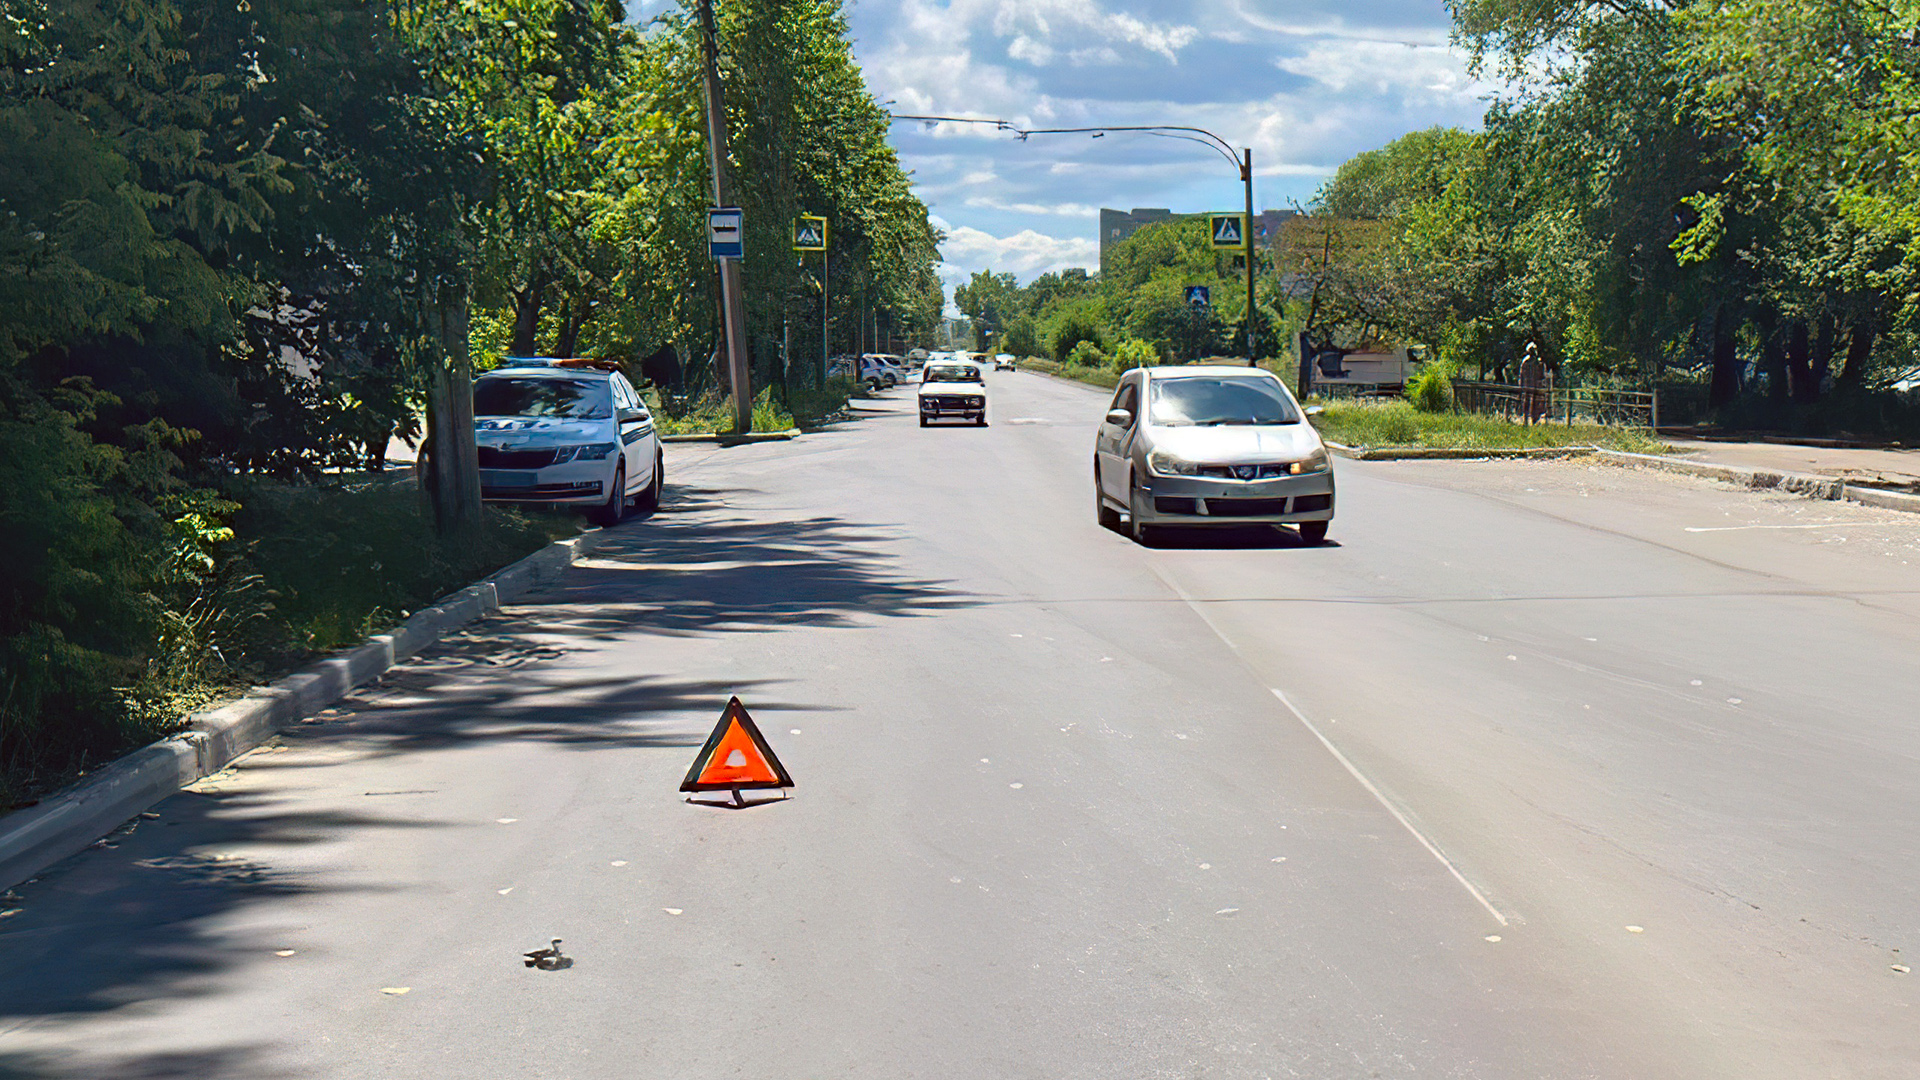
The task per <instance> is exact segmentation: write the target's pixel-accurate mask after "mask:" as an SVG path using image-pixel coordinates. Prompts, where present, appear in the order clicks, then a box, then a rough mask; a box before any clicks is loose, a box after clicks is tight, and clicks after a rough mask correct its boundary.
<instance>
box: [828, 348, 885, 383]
mask: <svg viewBox="0 0 1920 1080" xmlns="http://www.w3.org/2000/svg"><path fill="white" fill-rule="evenodd" d="M855 363H858V364H859V365H860V375H859V380H860V381H861V382H863V383H865V384H867V386H868V388H870V389H873V390H882V389H885V388H886V387H889V386H898V385H900V382H901V378H900V373H899V372H897V371H891V370H889V369H888V368H887V366H886V365H884V364H880V363H876V362H874V361H873V360H871V359H869V358H867V357H865V356H859V357H855V356H836V357H834V358H833V361H832V363H830V364H829V365H828V366H827V374H828V375H829V376H835V377H838V378H842V379H844V378H848V377H849V376H850V375H851V373H852V372H853V370H854V364H855Z"/></svg>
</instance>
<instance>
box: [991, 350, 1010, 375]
mask: <svg viewBox="0 0 1920 1080" xmlns="http://www.w3.org/2000/svg"><path fill="white" fill-rule="evenodd" d="M993 370H995V371H1012V370H1013V354H1012V353H1001V354H1000V355H998V356H996V357H994V358H993Z"/></svg>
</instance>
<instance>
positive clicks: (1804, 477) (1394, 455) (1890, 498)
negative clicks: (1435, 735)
mask: <svg viewBox="0 0 1920 1080" xmlns="http://www.w3.org/2000/svg"><path fill="white" fill-rule="evenodd" d="M1327 449H1329V450H1331V451H1333V452H1334V453H1335V454H1337V455H1339V456H1340V457H1344V458H1352V459H1353V460H1355V461H1421V460H1428V461H1431V460H1442V461H1462V460H1479V461H1484V460H1487V459H1490V458H1561V457H1590V458H1595V459H1597V460H1600V461H1604V462H1607V463H1609V464H1612V465H1632V466H1637V467H1639V468H1643V469H1659V470H1661V471H1663V472H1671V473H1681V474H1684V475H1687V476H1699V477H1703V478H1705V479H1708V480H1719V481H1722V482H1724V483H1728V484H1735V485H1738V486H1740V487H1744V488H1752V489H1754V490H1756V491H1769V490H1773V491H1790V492H1792V493H1794V494H1796V495H1805V496H1806V497H1807V498H1810V499H1844V500H1846V501H1847V502H1854V503H1859V504H1860V505H1862V506H1877V507H1879V508H1880V509H1882V510H1899V511H1903V512H1905V513H1909V514H1920V495H1908V494H1905V493H1904V492H1898V491H1882V490H1880V489H1879V488H1869V487H1860V486H1858V485H1854V484H1849V483H1847V482H1846V481H1844V480H1836V479H1834V478H1832V477H1830V476H1813V475H1810V474H1808V473H1790V472H1780V471H1779V470H1776V469H1750V468H1747V467H1745V466H1741V465H1718V464H1715V463H1713V462H1710V461H1688V460H1686V459H1684V458H1670V457H1661V456H1659V455H1657V454H1630V453H1628V452H1626V451H1624V450H1602V449H1600V448H1599V447H1594V446H1567V447H1552V448H1547V449H1531V450H1456V449H1453V448H1451V447H1444V448H1430V447H1411V446H1409V447H1381V448H1379V449H1369V448H1368V447H1364V446H1347V445H1344V444H1342V443H1336V442H1328V443H1327Z"/></svg>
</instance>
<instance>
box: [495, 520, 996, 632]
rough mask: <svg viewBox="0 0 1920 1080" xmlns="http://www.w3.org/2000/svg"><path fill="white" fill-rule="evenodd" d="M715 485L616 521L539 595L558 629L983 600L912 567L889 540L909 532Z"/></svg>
mask: <svg viewBox="0 0 1920 1080" xmlns="http://www.w3.org/2000/svg"><path fill="white" fill-rule="evenodd" d="M752 494H758V493H755V492H735V491H723V490H718V489H712V488H686V487H682V488H679V489H677V490H670V492H669V496H670V498H669V501H668V503H667V505H666V506H664V507H662V509H661V510H660V512H659V513H657V514H655V515H654V516H653V517H651V518H649V519H648V520H647V521H646V522H645V523H644V524H642V525H638V526H628V527H623V528H620V529H616V530H613V531H612V532H610V533H609V534H608V535H607V536H605V537H603V538H602V539H601V541H600V542H599V544H598V545H596V546H595V548H594V550H593V554H592V557H591V558H589V559H588V560H587V561H586V562H585V563H584V564H582V565H579V566H576V567H575V568H574V569H573V571H572V572H571V573H569V574H568V575H567V577H566V579H565V581H563V582H562V583H561V584H560V585H559V586H557V587H555V588H551V589H548V590H546V591H544V592H542V593H541V594H539V595H537V596H533V597H529V598H528V599H527V600H526V601H524V603H525V604H527V605H530V606H533V607H537V608H540V609H542V610H541V614H542V619H543V622H544V623H545V625H546V626H547V627H548V628H549V629H550V630H553V631H555V632H560V633H579V634H587V635H603V634H604V635H611V634H614V633H618V632H620V631H623V630H626V629H629V628H635V627H644V628H645V629H646V630H648V631H649V632H652V633H669V634H712V633H737V632H741V631H766V630H775V629H780V628H782V627H788V626H850V625H853V624H854V623H855V621H856V617H857V616H879V617H886V618H900V617H909V616H924V615H934V614H938V613H939V612H942V611H948V610H954V609H958V608H963V607H969V606H972V605H973V604H975V603H977V602H978V601H977V600H976V599H975V598H973V597H970V596H967V595H965V594H963V593H960V592H957V591H955V590H952V589H949V588H948V587H947V586H946V585H945V583H943V582H938V581H927V580H921V579H915V578H907V577H902V576H900V575H899V574H897V573H895V572H894V570H893V563H894V559H893V557H892V556H891V555H889V554H887V553H886V551H885V550H884V545H886V544H889V543H891V542H893V541H895V540H897V539H899V537H898V536H897V535H890V534H889V533H888V532H887V531H886V530H885V529H884V528H882V527H880V526H872V525H859V524H855V523H852V522H848V521H844V520H842V519H840V518H836V517H830V516H813V517H805V518H787V519H766V518H759V517H748V516H746V515H744V514H741V513H738V512H733V511H731V508H730V507H729V506H728V504H727V500H728V498H730V497H739V496H743V495H752Z"/></svg>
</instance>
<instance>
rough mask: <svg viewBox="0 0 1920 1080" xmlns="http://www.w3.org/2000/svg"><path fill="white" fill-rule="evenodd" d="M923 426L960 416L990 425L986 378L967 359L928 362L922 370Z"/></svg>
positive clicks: (921, 405)
mask: <svg viewBox="0 0 1920 1080" xmlns="http://www.w3.org/2000/svg"><path fill="white" fill-rule="evenodd" d="M917 396H918V397H919V399H920V426H921V427H926V426H927V425H928V424H931V423H933V422H934V421H935V420H945V419H949V418H953V417H958V418H959V419H962V420H971V421H973V422H974V423H975V424H978V425H979V426H981V427H986V426H987V379H986V376H985V375H984V374H983V373H982V372H981V370H980V365H978V364H971V363H968V362H966V361H964V360H943V361H939V362H934V361H928V362H927V366H926V367H925V368H924V369H922V370H921V372H920V388H919V390H918V391H917Z"/></svg>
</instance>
